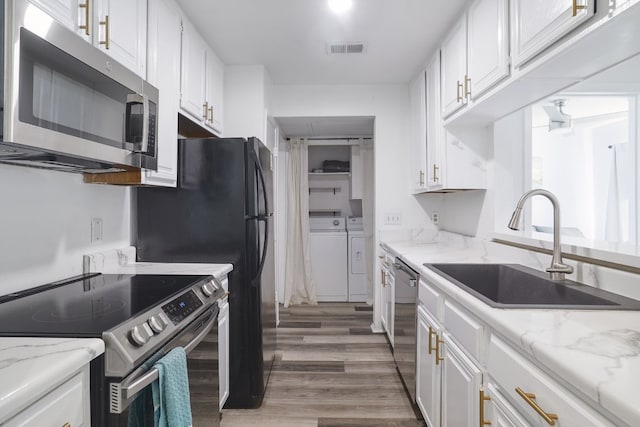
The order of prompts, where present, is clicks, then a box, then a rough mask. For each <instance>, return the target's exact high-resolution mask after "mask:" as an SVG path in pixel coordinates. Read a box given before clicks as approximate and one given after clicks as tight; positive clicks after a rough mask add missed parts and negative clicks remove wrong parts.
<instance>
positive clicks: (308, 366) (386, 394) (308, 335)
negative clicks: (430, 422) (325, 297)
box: [222, 303, 424, 427]
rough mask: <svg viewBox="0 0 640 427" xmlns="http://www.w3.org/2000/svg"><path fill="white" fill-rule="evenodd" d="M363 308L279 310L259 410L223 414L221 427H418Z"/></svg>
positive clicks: (390, 358)
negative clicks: (269, 369)
mask: <svg viewBox="0 0 640 427" xmlns="http://www.w3.org/2000/svg"><path fill="white" fill-rule="evenodd" d="M371 321H372V313H371V307H368V306H366V305H364V304H348V303H321V304H318V305H317V306H307V305H303V306H295V307H289V308H288V309H283V308H280V326H279V328H278V351H277V353H276V361H275V364H274V367H273V370H272V372H271V378H270V379H269V384H268V386H267V391H266V394H265V398H264V401H263V403H262V406H261V407H260V408H258V409H251V410H228V409H225V410H224V411H223V415H222V427H237V426H279V427H356V426H368V427H377V426H379V427H418V426H424V423H423V422H422V421H420V420H418V419H416V416H415V413H414V411H413V408H412V407H411V405H410V404H409V400H408V398H407V396H406V393H405V391H404V389H403V386H402V383H401V381H400V377H399V376H398V374H397V372H396V370H395V365H394V361H393V356H392V354H391V351H390V349H389V346H388V344H387V341H386V338H385V337H384V336H383V335H382V334H372V333H371V330H370V328H369V325H370V324H371Z"/></svg>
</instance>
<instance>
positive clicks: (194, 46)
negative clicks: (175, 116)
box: [180, 19, 208, 123]
mask: <svg viewBox="0 0 640 427" xmlns="http://www.w3.org/2000/svg"><path fill="white" fill-rule="evenodd" d="M206 50H207V45H206V44H205V42H204V40H203V39H202V37H200V34H198V32H197V31H196V29H195V28H194V27H193V25H191V23H190V22H189V21H187V20H186V19H183V20H182V58H181V68H180V108H182V110H184V111H185V112H186V113H188V114H189V115H190V116H191V117H192V118H194V119H195V120H196V122H198V123H202V122H203V120H205V119H206V118H207V113H208V111H205V109H206V107H207V106H206V105H205V95H206V93H205V81H206V78H205V71H206V64H205V60H206Z"/></svg>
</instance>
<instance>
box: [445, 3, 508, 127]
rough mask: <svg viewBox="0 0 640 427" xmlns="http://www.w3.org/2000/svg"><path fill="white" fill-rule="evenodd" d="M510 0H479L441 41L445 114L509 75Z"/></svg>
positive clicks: (457, 108) (458, 107) (460, 106)
mask: <svg viewBox="0 0 640 427" xmlns="http://www.w3.org/2000/svg"><path fill="white" fill-rule="evenodd" d="M508 25H509V23H508V16H507V0H476V1H474V2H473V3H472V4H471V6H470V7H469V10H468V11H467V12H466V13H465V15H464V16H463V17H462V19H460V20H459V21H458V23H457V24H456V26H455V27H454V29H453V30H452V31H451V32H450V33H449V35H448V37H447V38H445V39H444V41H443V43H442V77H441V84H442V86H441V87H442V89H441V90H442V114H443V116H445V117H446V116H448V115H450V114H451V113H454V112H456V111H457V110H459V109H460V108H462V107H463V106H465V105H466V104H467V103H468V102H470V101H472V100H473V99H474V98H475V97H478V96H479V95H480V94H482V93H483V92H485V91H486V90H487V89H489V88H490V87H492V86H493V85H495V84H496V83H497V82H499V81H500V80H502V79H504V78H505V77H507V76H508V75H509V44H508V39H509V38H508V36H507V34H508Z"/></svg>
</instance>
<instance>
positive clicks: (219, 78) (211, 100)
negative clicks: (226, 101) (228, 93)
mask: <svg viewBox="0 0 640 427" xmlns="http://www.w3.org/2000/svg"><path fill="white" fill-rule="evenodd" d="M206 56H207V58H206V81H205V86H206V92H207V96H206V99H205V101H204V102H205V104H207V118H206V120H205V124H206V125H207V126H209V127H211V128H212V129H213V130H214V131H215V132H216V133H217V134H218V135H221V134H222V104H223V103H222V99H223V95H224V94H223V87H224V64H223V63H222V61H220V59H218V57H217V56H216V54H215V53H214V52H213V51H212V50H211V49H207V52H206Z"/></svg>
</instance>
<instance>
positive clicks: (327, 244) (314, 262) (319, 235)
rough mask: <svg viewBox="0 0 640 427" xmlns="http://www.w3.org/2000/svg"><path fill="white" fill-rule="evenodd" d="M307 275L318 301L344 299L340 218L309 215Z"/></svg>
mask: <svg viewBox="0 0 640 427" xmlns="http://www.w3.org/2000/svg"><path fill="white" fill-rule="evenodd" d="M309 231H310V233H309V246H310V252H311V277H312V278H313V282H314V283H315V285H316V294H317V296H318V301H324V302H327V301H347V300H348V298H349V295H348V290H349V285H348V279H347V273H348V268H347V229H346V227H345V219H344V217H310V218H309Z"/></svg>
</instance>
